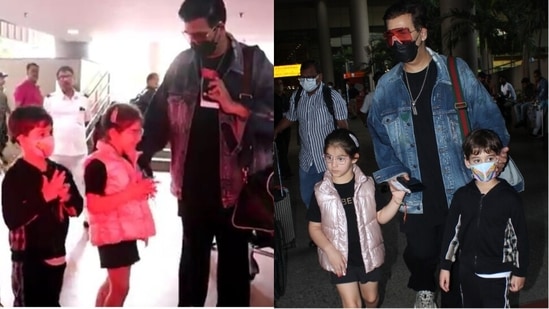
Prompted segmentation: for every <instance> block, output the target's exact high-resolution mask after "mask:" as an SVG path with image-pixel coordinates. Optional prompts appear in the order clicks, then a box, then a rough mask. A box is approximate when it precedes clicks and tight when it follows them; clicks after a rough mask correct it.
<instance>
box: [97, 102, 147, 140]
mask: <svg viewBox="0 0 549 309" xmlns="http://www.w3.org/2000/svg"><path fill="white" fill-rule="evenodd" d="M137 121H139V122H141V123H143V116H142V115H141V112H140V111H139V109H138V108H137V107H135V106H134V105H132V104H127V103H115V104H113V105H111V106H110V107H109V108H108V109H107V111H106V112H105V114H103V116H101V125H99V126H96V127H95V129H96V130H98V129H99V131H97V132H95V133H96V134H97V135H95V134H94V135H95V136H94V139H95V138H100V137H101V138H104V137H106V133H107V131H108V130H109V129H113V128H114V129H115V130H116V131H118V132H122V131H124V130H125V129H127V128H129V127H130V126H132V125H133V124H134V123H135V122H137Z"/></svg>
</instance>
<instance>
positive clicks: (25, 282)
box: [12, 259, 67, 307]
mask: <svg viewBox="0 0 549 309" xmlns="http://www.w3.org/2000/svg"><path fill="white" fill-rule="evenodd" d="M12 267H13V268H12V288H13V294H14V296H15V299H14V302H13V306H14V307H61V305H60V304H59V295H60V294H61V288H62V287H63V275H64V274H65V268H66V267H67V264H65V263H64V264H62V265H58V266H54V265H49V264H47V263H46V262H45V261H43V260H36V259H26V260H25V261H24V262H13V265H12Z"/></svg>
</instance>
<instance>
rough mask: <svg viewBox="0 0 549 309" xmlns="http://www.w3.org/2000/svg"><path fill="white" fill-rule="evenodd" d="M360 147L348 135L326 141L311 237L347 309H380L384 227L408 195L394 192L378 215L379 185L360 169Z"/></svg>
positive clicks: (341, 132) (310, 212) (336, 134)
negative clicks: (322, 174) (378, 306)
mask: <svg viewBox="0 0 549 309" xmlns="http://www.w3.org/2000/svg"><path fill="white" fill-rule="evenodd" d="M359 150H360V148H359V143H358V139H357V138H356V136H355V135H354V134H353V133H352V132H351V131H349V130H347V129H337V130H335V131H334V132H332V133H330V134H329V135H328V136H327V137H326V139H325V141H324V159H325V160H326V167H327V170H326V173H325V174H324V179H323V180H322V181H321V182H319V183H317V184H316V185H315V198H313V199H312V200H311V204H310V207H309V210H308V213H307V217H308V219H309V234H310V236H311V239H312V240H313V241H314V243H315V244H316V245H317V247H318V256H319V262H320V265H321V267H322V268H323V269H324V270H326V271H329V272H330V273H331V274H330V275H331V282H332V284H335V285H336V287H337V290H338V292H339V295H340V297H341V300H342V302H343V306H344V307H353V308H361V307H362V299H364V301H365V302H366V307H376V306H377V303H378V281H379V280H380V279H381V270H380V267H381V265H383V261H384V259H385V247H384V246H383V237H382V235H381V229H380V226H379V224H380V223H381V224H385V223H387V222H389V220H391V219H392V218H393V217H394V216H395V214H396V213H397V211H398V208H399V206H400V204H401V203H402V200H403V198H404V195H405V192H404V191H398V190H397V189H396V188H394V187H393V186H390V188H391V192H392V194H393V196H392V199H391V201H390V202H389V203H388V204H387V205H386V206H385V207H383V208H382V209H381V210H379V211H378V210H377V209H376V202H375V186H374V180H373V179H372V178H371V177H368V176H366V175H364V173H362V171H361V170H360V168H359V167H358V166H357V165H356V162H357V161H358V158H359Z"/></svg>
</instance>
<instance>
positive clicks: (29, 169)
mask: <svg viewBox="0 0 549 309" xmlns="http://www.w3.org/2000/svg"><path fill="white" fill-rule="evenodd" d="M8 127H9V131H10V136H11V139H12V141H13V142H17V143H18V144H19V145H20V146H21V150H22V157H21V158H19V159H17V161H16V162H15V163H14V164H13V166H12V167H11V168H10V169H9V170H8V171H7V172H6V175H5V177H4V181H3V182H2V213H3V216H4V221H5V223H6V225H7V226H8V229H9V242H10V248H11V252H12V255H11V259H12V262H13V268H12V288H13V293H14V297H15V299H14V304H13V305H14V306H15V307H23V306H25V307H35V306H38V307H59V306H60V305H59V295H60V293H61V287H62V285H63V274H64V272H65V267H66V261H65V255H66V252H65V239H66V238H67V232H68V228H69V218H68V217H69V216H72V217H76V216H78V215H79V214H80V213H81V212H82V207H83V199H82V197H81V196H80V194H79V193H78V189H77V187H76V185H75V183H74V181H73V178H72V175H71V173H70V172H69V170H68V169H66V168H65V167H64V166H61V165H59V164H57V163H55V162H53V161H51V160H49V159H48V157H49V156H50V155H51V153H52V152H53V147H54V144H53V137H52V135H51V134H52V118H51V116H50V115H49V114H48V113H47V112H46V111H45V110H44V109H43V108H42V107H38V106H28V107H20V108H17V109H16V110H14V111H13V113H12V114H11V115H10V118H9V121H8Z"/></svg>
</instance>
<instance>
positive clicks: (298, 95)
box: [294, 86, 303, 111]
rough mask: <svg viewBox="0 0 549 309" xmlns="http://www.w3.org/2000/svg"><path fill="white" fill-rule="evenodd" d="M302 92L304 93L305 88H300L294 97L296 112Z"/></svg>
mask: <svg viewBox="0 0 549 309" xmlns="http://www.w3.org/2000/svg"><path fill="white" fill-rule="evenodd" d="M301 92H303V88H301V86H299V87H298V88H297V90H296V91H295V97H294V107H295V110H296V111H297V103H299V100H300V99H301Z"/></svg>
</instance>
